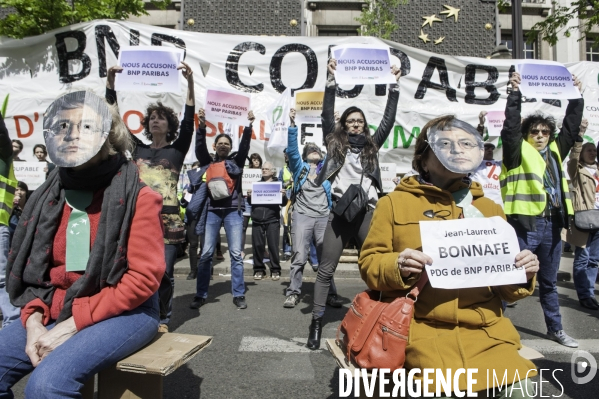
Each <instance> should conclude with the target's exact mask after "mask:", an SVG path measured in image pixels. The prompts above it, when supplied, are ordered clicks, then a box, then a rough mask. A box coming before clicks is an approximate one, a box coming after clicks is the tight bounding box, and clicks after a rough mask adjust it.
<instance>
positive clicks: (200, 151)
mask: <svg viewBox="0 0 599 399" xmlns="http://www.w3.org/2000/svg"><path fill="white" fill-rule="evenodd" d="M198 119H199V120H200V125H199V126H198V131H197V132H196V158H197V159H198V162H199V163H200V167H202V166H206V165H210V164H211V163H212V157H211V156H210V152H208V146H207V145H206V113H205V112H204V108H200V109H199V110H198Z"/></svg>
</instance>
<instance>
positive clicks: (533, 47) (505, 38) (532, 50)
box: [501, 35, 537, 60]
mask: <svg viewBox="0 0 599 399" xmlns="http://www.w3.org/2000/svg"><path fill="white" fill-rule="evenodd" d="M523 41H524V58H526V59H527V60H534V59H536V58H537V43H536V42H532V43H526V36H525V37H524V39H523ZM501 43H503V44H505V45H506V46H507V48H509V49H510V51H511V50H512V47H513V42H512V35H501Z"/></svg>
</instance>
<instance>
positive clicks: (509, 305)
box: [505, 302, 518, 308]
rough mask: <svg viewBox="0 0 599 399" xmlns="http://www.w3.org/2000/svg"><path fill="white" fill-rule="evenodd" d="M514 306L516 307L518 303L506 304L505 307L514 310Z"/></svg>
mask: <svg viewBox="0 0 599 399" xmlns="http://www.w3.org/2000/svg"><path fill="white" fill-rule="evenodd" d="M516 305H518V302H512V303H508V304H507V305H505V306H506V307H508V308H515V307H516Z"/></svg>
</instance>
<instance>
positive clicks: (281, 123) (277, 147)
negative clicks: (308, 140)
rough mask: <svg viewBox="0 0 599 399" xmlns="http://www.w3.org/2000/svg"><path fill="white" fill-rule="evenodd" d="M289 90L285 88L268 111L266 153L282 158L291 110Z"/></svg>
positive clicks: (285, 146)
mask: <svg viewBox="0 0 599 399" xmlns="http://www.w3.org/2000/svg"><path fill="white" fill-rule="evenodd" d="M291 102H292V100H291V89H290V88H287V89H285V91H284V92H283V93H282V94H281V96H280V97H279V99H278V100H277V101H276V102H275V103H273V105H272V106H271V107H270V109H269V110H268V125H269V128H270V136H269V139H268V144H267V148H268V153H269V154H270V155H271V157H272V156H276V155H279V156H280V157H281V158H282V157H283V150H284V149H285V148H287V136H288V134H287V128H288V127H289V124H290V121H289V110H290V109H291Z"/></svg>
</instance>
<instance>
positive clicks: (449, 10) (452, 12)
mask: <svg viewBox="0 0 599 399" xmlns="http://www.w3.org/2000/svg"><path fill="white" fill-rule="evenodd" d="M443 7H445V8H446V10H445V11H441V12H440V14H447V15H446V17H445V18H451V17H454V18H455V22H458V13H459V12H460V9H459V8H455V7H452V6H446V5H444V6H443Z"/></svg>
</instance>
